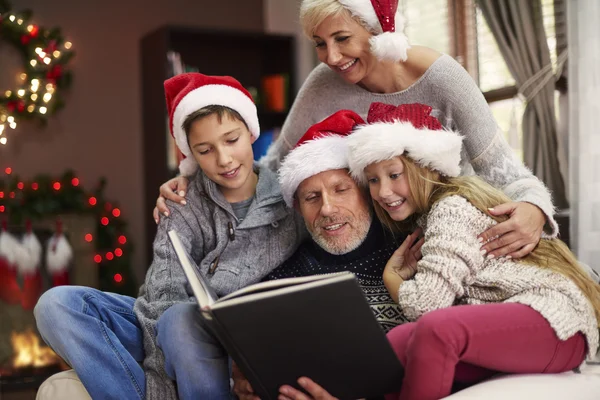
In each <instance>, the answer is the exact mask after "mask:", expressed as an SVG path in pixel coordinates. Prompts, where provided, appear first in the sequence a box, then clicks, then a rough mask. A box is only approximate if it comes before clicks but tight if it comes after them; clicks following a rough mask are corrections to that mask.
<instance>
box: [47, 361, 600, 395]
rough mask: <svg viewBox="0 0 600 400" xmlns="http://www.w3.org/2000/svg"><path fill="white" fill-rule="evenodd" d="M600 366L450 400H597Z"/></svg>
mask: <svg viewBox="0 0 600 400" xmlns="http://www.w3.org/2000/svg"><path fill="white" fill-rule="evenodd" d="M599 393H600V365H584V366H583V367H582V368H581V373H580V374H577V373H574V372H565V373H563V374H530V375H504V376H500V377H497V378H494V379H490V380H488V381H485V382H482V383H479V384H477V385H475V386H472V387H470V388H467V389H464V390H461V391H460V392H457V393H454V394H453V395H451V396H448V397H446V398H445V399H447V400H467V399H486V400H506V399H511V400H532V399H534V400H535V399H543V400H564V399H571V400H597V399H598V398H599V397H598V396H599ZM63 399H69V400H90V399H91V397H90V396H89V394H88V393H87V392H86V390H85V388H84V387H83V385H82V383H81V381H80V380H79V378H78V377H77V374H76V373H75V371H73V370H69V371H64V372H60V373H58V374H55V375H52V376H51V377H50V378H48V379H46V381H44V383H42V386H40V388H39V390H38V393H37V397H36V400H63Z"/></svg>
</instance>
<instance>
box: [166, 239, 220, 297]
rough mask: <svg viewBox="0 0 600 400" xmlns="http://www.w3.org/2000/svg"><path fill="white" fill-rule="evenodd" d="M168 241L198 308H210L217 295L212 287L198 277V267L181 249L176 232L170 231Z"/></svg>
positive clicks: (183, 249)
mask: <svg viewBox="0 0 600 400" xmlns="http://www.w3.org/2000/svg"><path fill="white" fill-rule="evenodd" d="M169 239H171V243H172V244H173V248H174V249H175V253H176V254H177V258H178V259H179V263H180V264H181V267H182V268H183V272H185V276H186V277H187V280H188V282H189V283H190V286H191V288H192V291H193V292H194V296H196V300H197V301H198V304H200V308H204V307H210V306H211V305H212V304H213V303H214V302H216V301H217V299H218V296H217V294H216V293H215V292H214V290H213V289H212V287H210V285H209V284H208V283H207V282H206V281H204V279H203V278H202V276H201V275H200V272H198V266H197V265H196V263H195V262H194V260H192V257H190V255H189V254H188V252H187V251H186V250H185V248H184V247H183V244H182V243H181V240H180V239H179V235H177V232H176V231H174V230H170V231H169Z"/></svg>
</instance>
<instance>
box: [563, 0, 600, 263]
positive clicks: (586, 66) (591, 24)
mask: <svg viewBox="0 0 600 400" xmlns="http://www.w3.org/2000/svg"><path fill="white" fill-rule="evenodd" d="M567 14H568V17H567V18H568V43H569V132H570V133H569V174H570V180H569V189H570V199H571V244H572V247H573V248H574V250H575V252H576V254H577V256H578V257H579V259H580V260H581V261H582V262H584V263H586V264H588V265H590V266H592V268H594V269H595V270H596V271H598V272H600V129H598V126H600V102H598V92H600V69H599V68H598V65H600V29H598V21H599V20H600V2H598V1H597V0H570V1H569V2H568V13H567Z"/></svg>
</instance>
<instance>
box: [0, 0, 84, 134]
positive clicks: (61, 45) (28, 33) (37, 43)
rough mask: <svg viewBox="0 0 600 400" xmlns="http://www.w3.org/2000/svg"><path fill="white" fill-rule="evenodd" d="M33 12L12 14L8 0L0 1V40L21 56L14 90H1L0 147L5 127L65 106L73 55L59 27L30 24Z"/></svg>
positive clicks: (42, 119) (40, 118)
mask: <svg viewBox="0 0 600 400" xmlns="http://www.w3.org/2000/svg"><path fill="white" fill-rule="evenodd" d="M31 18H32V12H31V11H29V10H24V11H21V12H14V11H12V10H11V6H10V3H9V2H8V0H0V40H4V41H5V42H8V43H10V44H11V45H13V46H14V47H15V48H16V49H17V50H18V51H19V53H21V56H22V60H23V65H22V72H20V74H19V76H18V83H17V85H16V87H14V88H6V89H5V88H0V144H6V142H7V137H6V128H7V127H8V128H11V129H15V128H16V127H17V123H18V122H20V121H22V120H33V121H38V122H40V123H41V124H42V125H43V124H45V123H46V122H47V118H48V117H49V116H51V115H53V114H54V113H55V112H56V111H58V110H59V109H60V108H62V107H63V106H64V100H63V98H62V96H61V94H62V92H63V91H64V89H66V88H68V87H69V86H70V84H71V73H70V71H69V70H68V69H67V66H68V63H69V61H70V60H71V58H72V57H73V55H74V53H73V51H71V47H72V44H71V42H68V41H65V39H64V37H63V36H62V34H61V32H60V28H52V29H46V28H43V27H41V26H38V25H36V24H34V23H32V22H30V21H31Z"/></svg>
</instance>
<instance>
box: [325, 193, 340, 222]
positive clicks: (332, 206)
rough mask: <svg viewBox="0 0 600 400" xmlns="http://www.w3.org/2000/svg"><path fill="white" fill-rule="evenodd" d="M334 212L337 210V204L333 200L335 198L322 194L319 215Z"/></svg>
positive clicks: (327, 215)
mask: <svg viewBox="0 0 600 400" xmlns="http://www.w3.org/2000/svg"><path fill="white" fill-rule="evenodd" d="M336 212H338V206H337V204H336V202H335V199H333V198H332V197H331V196H329V195H323V197H322V203H321V215H323V216H324V217H329V216H331V215H333V214H335V213H336Z"/></svg>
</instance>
